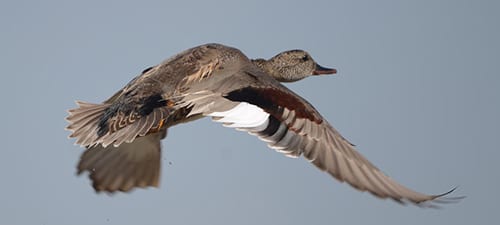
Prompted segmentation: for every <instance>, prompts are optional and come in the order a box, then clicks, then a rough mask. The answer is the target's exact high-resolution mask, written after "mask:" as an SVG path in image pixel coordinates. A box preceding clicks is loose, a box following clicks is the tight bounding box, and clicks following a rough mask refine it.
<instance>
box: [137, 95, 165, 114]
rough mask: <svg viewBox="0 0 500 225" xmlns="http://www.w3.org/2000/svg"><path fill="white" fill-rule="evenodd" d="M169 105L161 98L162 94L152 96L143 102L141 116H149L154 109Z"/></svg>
mask: <svg viewBox="0 0 500 225" xmlns="http://www.w3.org/2000/svg"><path fill="white" fill-rule="evenodd" d="M165 105H167V101H166V100H165V99H163V97H161V95H160V94H156V95H152V96H149V97H147V98H146V99H144V100H143V103H142V106H141V108H139V115H141V116H147V115H149V114H150V113H151V112H153V110H154V109H156V108H159V107H163V106H165Z"/></svg>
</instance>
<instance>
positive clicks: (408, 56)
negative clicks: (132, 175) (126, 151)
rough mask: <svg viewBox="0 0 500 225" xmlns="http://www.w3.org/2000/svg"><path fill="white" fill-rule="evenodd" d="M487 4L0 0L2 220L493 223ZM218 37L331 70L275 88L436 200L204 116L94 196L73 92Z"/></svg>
mask: <svg viewBox="0 0 500 225" xmlns="http://www.w3.org/2000/svg"><path fill="white" fill-rule="evenodd" d="M499 11H500V4H499V3H498V1H451V0H450V1H445V0H442V1H347V0H346V1H281V2H280V1H276V2H268V1H245V2H236V1H229V0H228V1H219V2H217V1H203V2H201V1H200V2H192V1H176V2H169V1H140V2H139V1H138V2H135V3H134V2H129V1H107V2H105V1H78V2H76V1H4V2H1V3H0V29H1V34H2V35H1V37H0V40H1V41H0V49H1V50H0V65H1V78H2V81H1V82H0V92H1V93H0V100H1V103H2V113H1V115H2V121H3V122H2V126H0V131H1V136H2V138H1V139H2V151H1V157H0V177H1V179H2V182H1V189H0V224H11V225H15V224H52V225H57V224H120V225H127V224H476V223H481V224H497V223H499V222H500V219H499V218H500V216H499V214H498V213H499V212H498V209H499V208H498V202H499V200H500V198H499V197H498V196H499V195H498V190H499V189H500V176H499V175H498V171H500V164H499V163H498V159H499V158H500V151H499V150H500V149H499V147H498V139H499V138H500V129H499V127H500V119H499V115H500V78H499V72H498V65H499V63H500V62H499V59H500V44H499V41H498V40H500V27H499V25H498V23H499V21H500V16H499V13H498V12H499ZM208 42H219V43H224V44H227V45H231V46H234V47H237V48H239V49H241V50H242V51H243V52H245V53H246V54H247V55H248V56H249V57H264V58H269V57H272V56H273V55H274V54H276V53H278V52H280V51H283V50H287V49H296V48H300V49H305V50H307V51H309V52H310V53H311V54H312V55H313V57H314V58H315V59H316V60H317V61H318V62H319V63H320V64H322V65H324V66H331V67H335V68H337V69H338V71H339V73H338V75H337V76H324V77H314V78H309V79H306V80H303V81H301V82H298V83H294V84H291V85H288V86H289V87H290V88H291V89H293V90H294V91H296V92H297V93H299V94H301V95H302V96H303V97H305V98H306V99H308V100H309V101H310V102H311V103H312V104H313V105H315V107H316V108H317V109H318V110H319V111H320V112H321V113H322V114H323V116H324V117H325V118H327V119H328V120H329V121H330V122H331V124H333V125H334V126H335V127H336V128H337V129H338V130H339V131H340V132H341V133H342V134H343V135H344V136H345V137H346V138H348V139H349V140H350V141H351V142H353V143H355V144H356V145H357V147H358V149H359V151H360V152H361V153H362V154H364V155H365V156H367V157H368V158H369V159H370V160H371V161H372V162H373V163H374V164H376V165H378V166H379V167H380V168H381V169H382V170H383V171H385V172H386V173H387V174H388V175H390V176H392V177H393V178H394V179H396V180H398V181H400V182H401V183H403V184H405V185H407V186H409V187H411V188H413V189H415V190H418V191H421V192H426V193H440V192H444V191H447V190H449V189H450V188H452V187H454V186H456V185H458V186H459V189H458V190H457V191H456V193H455V194H454V195H455V196H460V195H466V196H468V197H467V198H466V199H464V200H463V201H462V202H460V203H458V204H452V205H445V206H444V209H441V210H429V209H420V208H418V207H414V206H401V205H398V204H396V203H394V202H392V201H388V200H379V199H377V198H375V197H373V196H371V195H369V194H366V193H361V192H359V191H356V190H354V189H353V188H351V187H350V186H348V185H346V184H341V183H339V182H338V181H336V180H334V179H333V178H331V177H330V176H329V175H327V174H325V173H323V172H320V171H319V170H318V169H316V168H315V167H314V166H312V165H310V164H309V163H308V162H307V161H306V160H303V159H290V158H286V157H284V156H283V155H281V154H279V153H276V152H274V151H273V150H270V149H268V148H267V147H266V146H265V144H263V143H261V142H260V141H259V140H258V139H257V138H255V137H253V136H250V135H247V134H246V133H243V132H237V131H234V130H232V129H228V128H224V127H222V126H220V124H216V123H213V122H211V121H210V120H208V119H203V120H200V121H196V122H193V123H190V124H186V125H181V126H178V127H174V128H172V129H170V130H169V135H168V137H167V139H166V140H164V141H163V142H162V144H163V147H164V151H163V156H162V163H163V165H162V176H161V187H160V188H158V189H155V188H150V189H147V190H136V191H134V192H132V193H129V194H116V195H113V196H108V195H105V194H100V195H97V194H95V193H94V191H93V189H92V188H91V186H90V182H89V180H88V179H87V177H86V176H80V177H77V176H75V171H76V170H75V165H76V163H77V161H78V158H79V156H80V154H81V152H82V151H83V149H82V148H80V147H78V146H75V145H73V142H74V140H69V139H67V136H68V134H69V133H68V132H67V131H65V130H64V127H65V126H66V125H67V124H66V121H65V120H64V117H66V110H67V109H69V108H73V107H75V105H74V100H77V99H78V100H85V101H90V102H101V101H103V100H104V99H106V98H108V97H109V96H110V95H111V94H113V93H114V92H115V91H116V90H118V89H119V88H121V87H122V86H123V85H125V84H126V83H127V82H128V81H129V80H130V79H132V78H133V77H134V76H135V75H137V74H138V73H139V72H140V71H142V70H143V69H145V68H146V67H148V66H151V65H154V64H157V63H159V62H161V61H162V60H163V59H165V58H167V57H169V56H171V55H173V54H175V53H178V52H180V51H182V50H184V49H187V48H190V47H193V46H196V45H199V44H203V43H208Z"/></svg>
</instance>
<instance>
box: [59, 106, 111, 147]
mask: <svg viewBox="0 0 500 225" xmlns="http://www.w3.org/2000/svg"><path fill="white" fill-rule="evenodd" d="M76 104H77V105H78V108H75V109H71V110H69V111H68V113H69V116H68V117H66V120H67V121H68V122H69V125H68V126H67V127H66V129H67V130H70V131H72V134H71V135H70V136H69V137H74V138H76V139H77V140H76V143H77V144H80V145H83V146H92V145H95V144H97V141H98V139H99V137H98V135H97V129H98V125H99V119H100V118H101V116H102V115H103V113H104V111H105V110H106V109H107V108H108V107H109V106H110V104H106V103H105V104H93V103H88V102H81V101H77V102H76Z"/></svg>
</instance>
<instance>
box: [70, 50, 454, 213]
mask: <svg viewBox="0 0 500 225" xmlns="http://www.w3.org/2000/svg"><path fill="white" fill-rule="evenodd" d="M336 73H337V70H336V69H333V68H327V67H323V66H320V65H319V64H318V63H316V61H315V60H314V59H313V58H312V57H311V55H310V54H309V53H307V52H306V51H304V50H290V51H285V52H281V53H279V54H277V55H276V56H274V57H272V58H270V59H268V60H266V59H262V58H258V59H249V58H248V57H247V56H246V55H245V54H244V53H243V52H241V51H240V50H238V49H236V48H233V47H230V46H226V45H223V44H217V43H210V44H204V45H200V46H197V47H193V48H190V49H188V50H185V51H183V52H181V53H179V54H177V55H174V56H172V57H170V58H169V59H167V60H165V61H163V62H162V63H160V64H158V65H155V66H152V67H150V68H148V69H146V70H144V71H143V72H142V73H141V74H140V75H138V76H137V77H135V78H134V79H132V80H131V81H130V82H129V83H128V84H127V85H125V87H123V88H122V89H120V90H119V91H118V92H116V93H115V94H114V95H112V96H111V97H110V98H109V99H107V100H105V101H104V102H103V103H98V104H94V103H88V102H83V101H76V104H77V108H74V109H70V110H69V111H68V112H69V115H68V116H67V118H66V120H67V121H68V123H69V125H68V126H67V127H66V129H67V130H69V131H70V132H71V134H70V136H69V137H70V138H76V142H75V143H76V144H77V145H80V146H82V147H84V148H86V150H85V151H84V153H83V154H82V155H81V157H80V160H79V162H78V165H77V174H82V173H84V172H88V174H89V178H90V179H91V180H92V186H93V188H94V189H95V191H96V192H107V193H114V192H129V191H131V190H133V189H135V188H146V187H158V186H159V177H160V170H161V169H160V167H161V166H160V161H161V160H160V159H161V144H160V142H161V140H162V139H164V138H165V137H166V136H167V130H168V128H170V127H173V126H175V125H177V124H181V123H187V122H191V121H194V120H197V119H200V118H204V117H210V118H212V120H213V121H215V122H219V123H222V125H223V126H225V127H229V128H235V129H236V130H239V131H245V132H248V133H249V134H252V135H255V136H257V137H258V138H259V139H260V140H262V141H264V142H266V143H267V145H268V147H270V148H271V149H274V150H276V151H277V152H280V153H283V154H284V155H285V156H288V157H292V158H298V157H300V156H303V157H304V158H306V159H307V160H308V161H309V162H310V163H312V164H314V165H315V166H316V167H317V168H318V169H320V170H321V171H325V172H327V173H328V174H330V175H331V176H333V177H334V178H336V179H337V180H339V181H341V182H346V183H348V184H350V185H351V186H352V187H354V188H356V189H358V190H360V191H366V192H369V193H371V194H373V195H374V196H376V197H379V198H382V199H386V198H389V199H392V200H394V201H396V202H398V203H402V204H405V203H408V202H409V203H414V204H417V205H423V204H425V203H429V202H446V201H453V200H456V199H455V198H447V197H448V196H446V195H448V194H449V193H451V192H452V191H454V190H455V189H452V190H450V191H447V192H445V193H442V194H436V195H430V194H424V193H420V192H417V191H414V190H412V189H410V188H407V187H406V186H403V185H401V184H400V183H398V182H396V181H394V180H393V179H391V178H390V177H389V176H387V175H385V173H383V172H382V171H381V170H380V169H378V167H376V166H375V165H373V164H372V163H371V162H370V161H368V160H367V159H366V158H365V157H364V156H362V155H361V154H360V153H359V152H358V151H357V150H356V148H355V146H354V145H353V144H352V143H351V142H349V141H348V140H347V139H346V138H344V137H343V136H342V135H341V134H340V133H339V132H338V131H337V130H336V129H335V128H334V127H332V126H331V125H330V123H328V121H327V120H326V119H325V118H324V117H323V116H322V115H321V114H320V113H319V112H318V110H316V109H315V108H314V107H313V105H311V104H310V103H309V102H308V101H307V100H305V99H304V98H302V97H301V96H299V95H298V94H296V93H294V92H293V91H291V90H290V89H288V88H287V87H285V86H284V85H283V84H282V83H286V82H295V81H299V80H302V79H304V78H307V77H309V76H320V75H332V74H336ZM445 196H446V197H445ZM429 205H431V204H429Z"/></svg>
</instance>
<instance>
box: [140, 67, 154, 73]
mask: <svg viewBox="0 0 500 225" xmlns="http://www.w3.org/2000/svg"><path fill="white" fill-rule="evenodd" d="M153 68H154V66H150V67H148V68H146V69H145V70H143V71H142V73H141V74H145V73H147V72H148V71H150V70H151V69H153Z"/></svg>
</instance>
